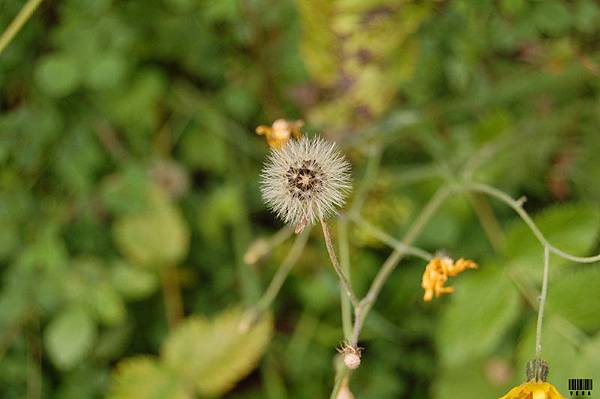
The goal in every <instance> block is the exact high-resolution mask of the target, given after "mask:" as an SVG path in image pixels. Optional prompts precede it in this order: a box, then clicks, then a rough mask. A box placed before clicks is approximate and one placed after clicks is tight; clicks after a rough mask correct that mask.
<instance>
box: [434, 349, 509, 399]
mask: <svg viewBox="0 0 600 399" xmlns="http://www.w3.org/2000/svg"><path fill="white" fill-rule="evenodd" d="M508 389H509V385H508V384H506V383H503V384H500V385H496V384H493V383H492V382H491V381H490V376H489V375H488V374H487V373H486V362H485V361H482V360H481V359H474V360H469V361H467V362H466V363H463V364H461V365H458V366H456V367H451V368H446V369H443V370H442V372H441V374H440V375H439V376H438V377H437V378H436V379H435V381H434V384H433V398H434V399H457V398H460V399H481V398H497V397H500V396H501V395H502V394H503V393H505V392H506V391H507V390H508Z"/></svg>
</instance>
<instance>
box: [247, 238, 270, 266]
mask: <svg viewBox="0 0 600 399" xmlns="http://www.w3.org/2000/svg"><path fill="white" fill-rule="evenodd" d="M270 250H271V246H270V245H269V242H268V241H267V240H265V239H264V238H258V239H256V240H254V242H252V244H250V247H248V250H247V251H246V253H245V254H244V263H246V264H247V265H254V264H255V263H256V262H258V261H259V260H261V259H262V258H263V257H264V256H265V255H267V254H268V253H269V252H270Z"/></svg>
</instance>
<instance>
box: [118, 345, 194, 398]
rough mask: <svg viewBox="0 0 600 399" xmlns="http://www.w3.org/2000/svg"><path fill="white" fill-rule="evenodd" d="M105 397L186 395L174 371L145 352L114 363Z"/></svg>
mask: <svg viewBox="0 0 600 399" xmlns="http://www.w3.org/2000/svg"><path fill="white" fill-rule="evenodd" d="M108 399H189V396H188V395H187V393H186V391H185V388H184V386H183V385H182V384H181V383H180V382H179V380H178V378H177V376H176V375H174V374H173V373H172V372H170V371H169V370H168V369H167V368H165V367H164V366H163V365H161V364H160V363H159V362H158V361H157V359H155V358H152V357H149V356H140V357H134V358H131V359H127V360H124V361H122V362H120V363H119V365H118V366H117V371H116V373H115V379H114V383H113V385H112V388H111V390H110V392H109V394H108Z"/></svg>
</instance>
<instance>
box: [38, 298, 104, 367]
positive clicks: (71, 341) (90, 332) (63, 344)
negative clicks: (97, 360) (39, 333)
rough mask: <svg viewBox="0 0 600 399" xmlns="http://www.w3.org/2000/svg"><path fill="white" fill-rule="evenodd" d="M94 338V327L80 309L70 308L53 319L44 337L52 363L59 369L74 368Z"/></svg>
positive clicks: (92, 322) (86, 314) (88, 317)
mask: <svg viewBox="0 0 600 399" xmlns="http://www.w3.org/2000/svg"><path fill="white" fill-rule="evenodd" d="M95 337H96V326H95V324H94V321H93V320H92V318H91V317H90V315H89V314H88V313H87V312H86V311H85V310H84V309H82V308H72V309H68V310H66V311H64V312H63V313H61V314H60V315H59V316H57V317H56V318H54V319H53V320H52V322H50V325H49V326H48V327H47V329H46V331H45V336H44V342H45V345H46V350H47V351H48V355H49V356H50V359H51V360H52V362H53V363H54V364H55V365H56V366H57V367H59V368H61V369H70V368H72V367H74V366H76V365H77V364H78V363H79V362H80V361H81V360H83V358H84V357H85V356H86V355H87V353H88V352H89V350H90V349H91V347H92V345H93V344H94V340H95Z"/></svg>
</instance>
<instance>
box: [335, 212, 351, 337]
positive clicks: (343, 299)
mask: <svg viewBox="0 0 600 399" xmlns="http://www.w3.org/2000/svg"><path fill="white" fill-rule="evenodd" d="M338 237H339V249H340V263H341V265H342V271H343V272H344V274H345V275H346V276H348V278H350V246H349V243H348V220H347V219H346V218H344V217H342V218H340V219H339V220H338ZM340 303H341V304H342V328H343V331H344V339H345V340H349V339H350V336H351V334H352V304H351V303H350V300H349V299H348V296H347V295H346V294H345V293H343V292H342V291H341V290H340Z"/></svg>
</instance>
